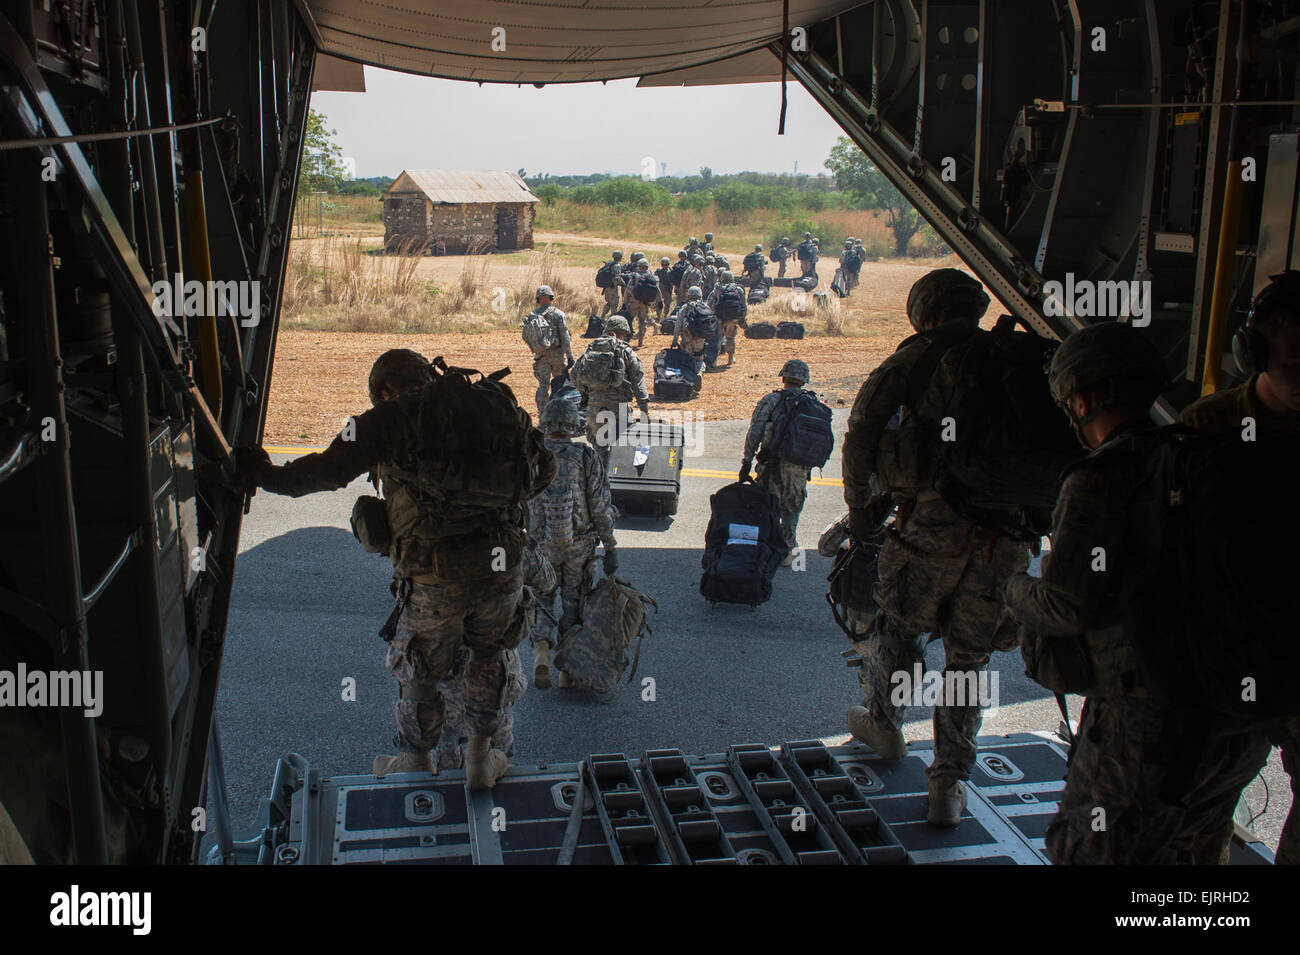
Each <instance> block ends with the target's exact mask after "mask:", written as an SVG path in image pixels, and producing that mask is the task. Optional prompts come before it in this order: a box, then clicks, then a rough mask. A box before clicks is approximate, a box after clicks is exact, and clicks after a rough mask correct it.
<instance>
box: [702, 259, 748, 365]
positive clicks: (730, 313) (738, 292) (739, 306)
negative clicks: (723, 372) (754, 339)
mask: <svg viewBox="0 0 1300 955" xmlns="http://www.w3.org/2000/svg"><path fill="white" fill-rule="evenodd" d="M718 279H719V281H718V284H717V285H716V286H714V288H713V291H712V292H710V293H709V298H708V303H707V304H708V306H709V308H711V309H713V314H714V315H716V316H717V318H718V321H719V322H721V323H722V337H723V342H724V345H723V347H724V348H725V349H726V352H727V367H728V368H730V367H731V366H732V365H733V364H735V361H736V330H737V329H739V328H741V327H742V326H744V325H745V324H746V322H745V316H746V314H748V312H749V304H748V300H747V299H746V296H745V290H744V289H743V288H741V287H740V286H739V285H737V284H736V283H735V281H734V279H733V276H732V274H731V273H730V272H719V273H718Z"/></svg>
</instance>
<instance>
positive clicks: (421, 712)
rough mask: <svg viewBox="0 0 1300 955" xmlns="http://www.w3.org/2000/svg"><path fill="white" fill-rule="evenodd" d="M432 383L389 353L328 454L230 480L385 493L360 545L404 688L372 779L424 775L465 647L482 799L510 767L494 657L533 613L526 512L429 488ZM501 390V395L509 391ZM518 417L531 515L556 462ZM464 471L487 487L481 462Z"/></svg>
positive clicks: (261, 455) (241, 454)
mask: <svg viewBox="0 0 1300 955" xmlns="http://www.w3.org/2000/svg"><path fill="white" fill-rule="evenodd" d="M432 378H433V373H432V369H431V367H430V365H429V362H428V361H426V360H425V359H424V358H423V357H421V356H420V355H418V354H416V353H415V352H412V351H409V350H407V349H394V350H392V351H388V352H385V353H384V354H383V355H381V356H379V359H378V360H377V361H376V362H375V364H374V366H373V367H372V369H371V372H370V400H371V402H372V404H373V405H374V407H373V408H371V409H370V410H369V411H366V412H365V413H364V414H361V415H358V416H357V417H356V418H355V419H352V420H351V421H350V422H349V425H348V428H347V429H345V430H344V432H343V433H342V434H340V435H339V436H338V437H336V438H335V439H334V441H333V442H332V443H331V444H330V446H329V447H328V448H326V449H325V451H323V452H321V453H319V454H308V455H305V456H303V457H300V458H297V459H296V460H294V461H291V462H289V463H288V464H285V465H282V466H279V467H277V466H275V465H273V464H272V463H271V459H270V457H269V456H268V455H267V454H266V452H265V451H264V450H263V449H262V448H260V447H251V448H250V447H243V448H240V449H239V450H238V453H237V455H236V479H237V481H238V482H239V484H240V486H241V487H244V488H248V489H251V488H254V487H262V488H265V489H266V490H268V491H271V492H272V493H274V494H287V495H290V496H292V497H301V496H302V495H304V494H310V493H313V492H316V491H326V490H334V489H337V488H342V487H346V486H347V485H348V484H349V483H351V482H352V481H353V480H354V479H355V478H356V477H358V476H359V475H361V474H365V473H366V472H367V471H374V472H376V473H377V476H378V479H379V480H380V481H381V482H382V484H383V490H384V500H383V504H382V508H383V514H382V515H381V516H380V518H379V519H378V523H382V524H383V525H384V527H383V530H382V532H376V533H375V534H373V535H372V534H371V532H370V531H369V530H367V532H366V538H364V539H363V543H364V542H365V539H370V540H372V541H373V540H374V537H375V536H378V537H380V538H381V539H382V543H377V544H374V545H371V546H372V547H373V549H375V550H377V551H383V552H385V553H387V554H388V555H389V557H390V559H391V560H392V561H393V574H394V582H393V590H394V593H396V594H397V595H398V601H397V605H396V607H395V608H394V610H393V613H392V615H391V616H390V617H389V621H388V623H387V624H385V627H384V631H383V632H384V635H385V637H386V638H387V639H389V641H390V642H389V644H388V653H387V664H388V669H389V670H390V671H391V672H392V673H393V675H394V676H395V677H396V678H397V681H398V686H399V691H398V701H397V728H398V732H397V735H396V736H395V738H394V742H395V744H396V745H397V746H398V747H399V748H400V750H401V752H400V753H399V754H398V755H396V756H379V757H377V758H376V759H375V761H374V766H373V772H374V773H375V775H377V776H383V775H386V774H388V773H396V772H432V771H433V763H432V761H431V760H430V758H429V750H430V749H432V748H433V747H434V746H437V745H438V743H439V741H440V738H441V735H442V723H443V700H442V696H441V694H440V693H439V692H438V684H439V682H440V681H442V680H443V679H444V678H445V677H446V676H447V674H448V673H449V672H450V671H451V669H452V666H453V663H454V661H455V658H456V653H457V651H458V649H459V648H460V647H461V646H462V644H464V645H468V647H469V648H470V651H471V657H470V660H469V663H468V664H467V665H466V668H465V724H466V727H467V728H468V729H469V731H470V734H471V735H470V738H469V743H468V745H467V747H466V785H467V786H468V787H469V788H470V789H476V790H477V789H490V788H492V786H493V785H495V783H496V780H497V779H499V778H500V777H501V775H502V774H504V773H505V770H506V766H507V759H506V755H505V754H504V753H502V752H501V751H500V750H496V749H492V748H491V740H492V736H493V734H494V733H495V732H496V730H497V728H498V726H499V724H500V720H501V701H502V696H503V692H504V690H505V686H506V680H507V676H506V671H505V665H504V659H503V651H504V650H506V649H507V648H509V647H514V646H518V645H519V643H520V642H521V641H522V640H523V637H524V635H525V634H526V632H527V630H528V628H529V627H530V626H531V625H532V622H533V621H532V611H533V610H534V608H535V605H534V604H532V603H531V602H530V601H529V600H528V599H527V595H526V594H525V590H524V578H523V552H524V539H525V532H524V520H525V517H526V515H525V513H524V508H523V506H521V505H501V504H499V503H498V498H497V497H495V496H493V495H492V494H490V493H489V492H488V490H486V489H485V488H484V487H483V486H482V484H479V485H477V486H475V485H471V487H470V489H469V490H468V491H465V492H463V493H456V494H455V495H451V494H450V493H449V492H448V491H447V490H446V488H445V486H443V485H440V484H438V483H437V482H436V481H435V480H434V479H432V478H429V477H426V476H425V474H424V473H423V468H422V461H421V460H420V459H418V458H417V450H418V448H419V446H420V445H421V443H422V442H421V441H420V438H419V437H418V435H417V423H418V422H421V421H423V420H424V417H425V416H424V415H423V413H422V412H423V411H424V409H425V408H426V407H427V404H428V402H430V401H432V400H436V399H435V398H434V397H433V394H432V393H431V392H430V391H429V389H430V388H432V387H435V385H434V384H431V381H432ZM493 385H495V383H493ZM485 387H490V386H485ZM496 387H498V388H500V389H504V390H505V392H506V393H507V394H508V393H509V390H508V389H505V386H504V385H499V386H496ZM516 413H517V417H514V427H515V429H516V430H515V435H516V437H517V438H518V439H519V440H521V441H522V442H523V444H524V448H525V450H524V452H523V453H524V454H525V455H526V457H527V458H528V460H529V472H530V473H532V474H533V475H534V477H533V479H532V481H531V482H530V484H529V486H528V487H524V488H520V489H519V493H520V497H521V499H522V500H525V501H526V500H528V499H530V498H532V497H534V496H536V495H537V494H539V493H541V491H542V490H543V489H544V488H545V487H546V486H547V485H548V484H550V482H551V479H552V478H554V476H555V459H554V458H553V457H552V456H551V454H550V452H549V451H547V450H546V448H545V445H544V443H543V440H542V436H541V435H540V434H538V432H537V431H536V430H535V429H534V428H532V427H531V425H530V423H529V419H528V413H527V412H526V411H524V410H523V409H522V408H519V407H518V406H515V408H514V409H513V412H512V415H514V414H516ZM453 420H455V419H454V418H453ZM472 424H480V422H473V423H472ZM498 424H499V422H498ZM447 437H448V438H451V437H452V435H451V434H448V435H447ZM503 437H504V436H503ZM506 453H512V452H511V451H510V450H509V449H507V451H506ZM504 463H506V462H504V461H503V462H502V464H504ZM468 465H473V466H474V467H475V469H476V471H477V473H481V474H489V473H492V463H491V462H490V461H487V460H484V459H479V460H476V461H472V462H467V466H468ZM497 473H504V470H501V471H498V472H497ZM496 490H500V489H496ZM363 500H364V499H363ZM366 513H368V512H366ZM374 522H375V519H374V515H373V514H370V516H369V518H364V519H362V520H360V521H357V520H356V519H355V512H354V523H355V524H357V525H358V526H365V527H368V528H369V527H370V526H371V524H372V523H374ZM358 536H361V533H360V532H359V533H358Z"/></svg>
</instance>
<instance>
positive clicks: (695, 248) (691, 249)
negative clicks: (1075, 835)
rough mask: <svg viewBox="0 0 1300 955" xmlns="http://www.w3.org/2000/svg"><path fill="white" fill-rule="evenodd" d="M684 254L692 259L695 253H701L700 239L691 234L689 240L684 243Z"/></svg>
mask: <svg viewBox="0 0 1300 955" xmlns="http://www.w3.org/2000/svg"><path fill="white" fill-rule="evenodd" d="M686 254H687V255H688V256H689V257H690V258H692V259H693V258H695V256H696V255H697V254H703V250H702V249H701V248H700V240H699V239H697V238H695V236H691V238H690V240H689V241H688V242H687V243H686Z"/></svg>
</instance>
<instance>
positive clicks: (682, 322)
mask: <svg viewBox="0 0 1300 955" xmlns="http://www.w3.org/2000/svg"><path fill="white" fill-rule="evenodd" d="M703 297H704V295H703V293H702V292H701V290H700V287H699V286H698V285H692V286H691V287H690V288H689V289H687V290H686V307H685V308H682V309H679V310H678V312H677V324H676V325H675V326H674V327H673V340H672V344H671V345H670V346H669V347H671V348H676V347H678V342H680V343H681V348H682V350H683V351H684V352H686V354H688V355H690V356H691V357H692V358H694V359H695V374H697V375H698V374H699V373H700V370H701V369H702V368H703V367H704V365H705V363H706V362H710V363H711V360H710V358H709V355H708V352H709V351H710V347H709V346H710V344H712V345H713V353H714V355H715V356H716V354H717V350H716V349H717V345H716V341H717V339H716V337H715V338H713V339H710V338H708V337H706V336H700V335H697V334H696V333H695V331H693V330H692V329H691V324H692V319H693V318H698V319H699V320H700V323H701V324H706V325H707V324H713V325H715V326H716V325H717V324H718V322H717V317H716V316H715V315H714V314H713V309H711V308H709V306H708V305H706V304H705V303H704V302H703V300H702V299H703Z"/></svg>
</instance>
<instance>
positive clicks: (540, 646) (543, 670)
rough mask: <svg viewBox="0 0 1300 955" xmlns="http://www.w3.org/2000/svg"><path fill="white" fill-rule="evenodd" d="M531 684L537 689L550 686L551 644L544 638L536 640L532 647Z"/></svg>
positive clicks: (544, 688)
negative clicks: (535, 644)
mask: <svg viewBox="0 0 1300 955" xmlns="http://www.w3.org/2000/svg"><path fill="white" fill-rule="evenodd" d="M533 686H535V687H537V689H539V690H546V689H550V686H551V644H550V642H549V641H546V640H538V641H537V646H535V647H533Z"/></svg>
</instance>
